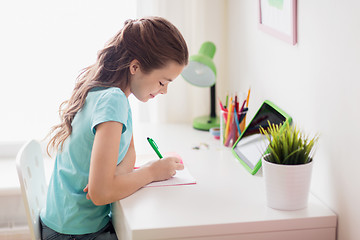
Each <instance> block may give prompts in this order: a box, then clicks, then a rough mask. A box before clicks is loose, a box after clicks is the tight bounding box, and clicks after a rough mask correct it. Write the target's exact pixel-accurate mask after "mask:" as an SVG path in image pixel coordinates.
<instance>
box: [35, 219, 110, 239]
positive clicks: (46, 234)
mask: <svg viewBox="0 0 360 240" xmlns="http://www.w3.org/2000/svg"><path fill="white" fill-rule="evenodd" d="M40 223H41V239H42V240H93V239H94V240H117V237H116V233H115V230H114V227H113V225H112V223H111V221H110V222H109V223H108V224H107V225H106V226H105V227H103V228H102V229H100V230H99V231H97V232H95V233H89V234H83V235H72V234H62V233H58V232H56V231H54V230H52V229H51V228H49V227H48V226H46V225H45V224H44V223H43V222H42V221H41V220H40Z"/></svg>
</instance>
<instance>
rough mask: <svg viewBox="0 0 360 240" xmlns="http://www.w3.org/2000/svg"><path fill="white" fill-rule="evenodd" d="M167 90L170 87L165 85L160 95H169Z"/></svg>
mask: <svg viewBox="0 0 360 240" xmlns="http://www.w3.org/2000/svg"><path fill="white" fill-rule="evenodd" d="M167 88H168V85H167V84H165V86H163V87H162V88H161V89H160V93H161V94H166V93H167Z"/></svg>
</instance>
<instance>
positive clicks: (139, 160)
mask: <svg viewBox="0 0 360 240" xmlns="http://www.w3.org/2000/svg"><path fill="white" fill-rule="evenodd" d="M165 156H177V157H178V158H180V159H182V158H181V157H180V156H179V154H177V153H167V154H165ZM157 158H158V157H157V156H156V155H154V154H146V155H137V156H136V163H135V169H137V168H140V167H141V166H142V165H144V164H146V163H148V162H149V161H152V160H155V159H157ZM181 161H182V160H181ZM183 164H184V163H183ZM189 184H196V180H195V178H194V177H193V176H191V174H190V172H189V170H188V169H187V168H186V165H184V170H181V171H176V174H175V175H174V176H173V177H172V178H170V179H168V180H165V181H159V182H152V183H149V184H148V185H146V186H144V187H159V186H175V185H189Z"/></svg>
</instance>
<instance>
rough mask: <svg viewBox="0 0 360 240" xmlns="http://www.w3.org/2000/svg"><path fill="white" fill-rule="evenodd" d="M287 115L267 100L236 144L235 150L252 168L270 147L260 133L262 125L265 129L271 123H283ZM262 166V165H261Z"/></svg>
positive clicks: (240, 158)
mask: <svg viewBox="0 0 360 240" xmlns="http://www.w3.org/2000/svg"><path fill="white" fill-rule="evenodd" d="M287 117H288V116H287V115H286V114H285V113H283V112H282V111H281V110H279V109H278V108H275V106H274V105H273V104H272V103H271V102H269V101H265V102H264V103H263V104H262V106H261V107H260V109H259V110H258V112H257V113H256V114H255V116H254V118H253V119H252V121H251V122H250V124H249V125H248V127H247V128H246V129H245V132H244V133H243V134H242V135H241V136H240V138H239V139H238V140H237V142H236V143H235V144H234V147H233V151H234V152H235V154H236V155H237V157H238V158H239V160H241V161H243V163H245V164H246V165H247V166H248V167H249V168H250V169H251V170H253V169H254V168H255V167H256V165H257V164H258V163H259V161H261V157H262V155H263V153H264V152H265V150H266V149H267V147H268V144H269V142H268V140H267V139H266V137H265V136H264V135H263V134H261V133H260V126H261V127H263V128H264V129H267V128H268V127H269V122H270V123H271V124H276V125H277V124H281V123H284V122H285V121H286V120H287ZM259 168H260V166H259Z"/></svg>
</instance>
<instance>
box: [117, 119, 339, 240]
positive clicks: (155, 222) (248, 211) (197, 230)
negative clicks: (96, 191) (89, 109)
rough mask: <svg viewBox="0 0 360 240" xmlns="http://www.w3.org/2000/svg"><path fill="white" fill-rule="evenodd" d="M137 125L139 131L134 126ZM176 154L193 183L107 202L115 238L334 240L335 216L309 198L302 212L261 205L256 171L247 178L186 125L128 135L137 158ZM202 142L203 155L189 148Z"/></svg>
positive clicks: (216, 143) (146, 128)
mask: <svg viewBox="0 0 360 240" xmlns="http://www.w3.org/2000/svg"><path fill="white" fill-rule="evenodd" d="M136 127H139V126H136ZM147 136H149V137H152V138H154V139H155V141H156V142H157V145H158V146H159V148H160V151H161V152H171V151H176V152H178V153H179V154H180V155H181V156H182V157H183V161H184V164H185V165H186V166H187V167H188V169H189V171H190V172H191V174H192V175H193V176H194V177H195V178H196V179H197V184H195V185H187V186H170V187H154V188H142V189H140V190H139V191H137V192H136V193H134V194H133V195H131V196H129V197H127V198H125V199H123V200H121V201H118V202H115V203H113V205H112V208H113V222H114V227H115V230H116V233H117V235H118V238H119V239H125V240H128V239H187V240H189V239H210V240H214V239H221V240H226V239H246V240H260V239H261V240H265V239H266V240H270V239H276V240H281V239H291V240H297V239H299V240H300V239H301V240H303V239H307V240H322V239H324V240H335V238H336V224H337V217H336V215H335V214H334V213H333V212H332V211H331V210H329V209H328V208H327V207H326V206H325V205H324V204H322V203H321V202H320V201H319V200H318V199H317V198H315V197H314V196H313V195H311V196H310V198H309V205H308V207H307V208H306V209H303V210H298V211H278V210H274V209H271V208H269V207H267V206H266V199H265V191H264V183H263V178H262V176H261V171H260V172H258V174H257V175H255V176H252V175H251V174H249V173H248V172H247V171H246V170H245V169H244V168H243V167H242V165H241V164H240V163H239V162H238V161H237V160H236V159H235V157H233V155H232V153H231V151H230V149H225V148H223V147H221V146H220V145H219V144H220V143H219V141H217V140H215V139H213V138H212V136H211V135H210V133H208V132H202V131H197V130H194V129H192V127H191V126H188V125H165V126H161V125H144V126H140V128H139V129H137V131H135V132H134V140H135V147H136V151H137V153H138V154H139V153H152V150H151V148H150V146H148V143H147V142H146V137H147ZM200 143H207V144H208V145H209V149H208V150H194V149H193V146H195V145H199V144H200Z"/></svg>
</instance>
